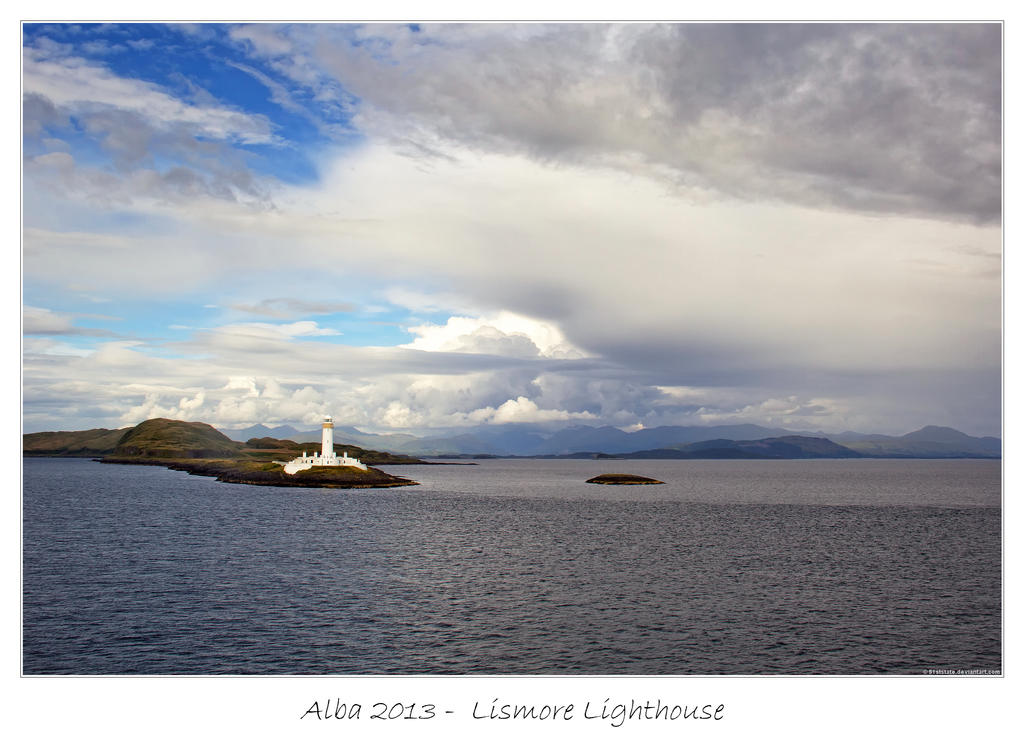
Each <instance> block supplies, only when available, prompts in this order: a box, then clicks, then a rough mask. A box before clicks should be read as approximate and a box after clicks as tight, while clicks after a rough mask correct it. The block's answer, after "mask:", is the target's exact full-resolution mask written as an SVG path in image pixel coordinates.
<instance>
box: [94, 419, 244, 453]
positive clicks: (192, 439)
mask: <svg viewBox="0 0 1024 739" xmlns="http://www.w3.org/2000/svg"><path fill="white" fill-rule="evenodd" d="M241 448H242V445H241V444H239V443H238V442H237V441H232V440H231V439H229V438H228V437H226V436H225V435H224V434H222V433H221V432H220V431H218V430H217V429H215V428H214V427H213V426H211V425H209V424H208V423H197V422H189V421H172V420H170V419H167V418H151V419H150V420H148V421H143V422H142V423H140V424H139V425H138V426H136V427H135V428H132V429H128V430H127V431H125V432H124V435H123V436H122V437H121V439H120V440H119V441H118V443H117V446H116V447H115V448H114V450H113V452H112V454H113V456H115V457H155V458H162V459H218V458H219V459H230V458H232V457H237V456H238V454H239V452H240V451H241Z"/></svg>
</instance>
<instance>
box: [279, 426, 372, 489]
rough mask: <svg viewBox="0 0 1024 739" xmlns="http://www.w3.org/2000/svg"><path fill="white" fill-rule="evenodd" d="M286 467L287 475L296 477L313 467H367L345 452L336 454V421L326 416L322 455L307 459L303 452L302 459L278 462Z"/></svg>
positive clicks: (321, 447) (321, 445)
mask: <svg viewBox="0 0 1024 739" xmlns="http://www.w3.org/2000/svg"><path fill="white" fill-rule="evenodd" d="M277 464H280V465H282V466H283V467H284V471H285V473H287V474H289V475H294V474H295V473H296V472H302V471H303V470H308V469H312V468H313V467H356V468H358V469H361V470H365V469H366V465H365V464H363V463H362V462H360V461H359V460H358V459H356V458H355V457H350V456H348V452H344V453H343V454H342V455H341V456H340V457H339V456H337V455H336V454H335V453H334V419H333V418H331V417H330V416H324V423H323V430H322V432H321V436H320V454H319V455H317V454H316V453H314V454H313V456H312V457H307V456H306V453H305V452H303V453H302V456H301V457H296V458H295V459H293V460H292V461H290V462H277Z"/></svg>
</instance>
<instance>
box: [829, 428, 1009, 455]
mask: <svg viewBox="0 0 1024 739" xmlns="http://www.w3.org/2000/svg"><path fill="white" fill-rule="evenodd" d="M832 438H833V439H836V440H837V441H840V442H842V443H843V445H844V446H847V447H849V448H850V449H854V450H856V451H858V452H861V453H862V454H866V455H870V456H873V457H915V458H957V457H983V458H993V459H996V458H999V457H1001V456H1002V453H1003V443H1002V441H1001V440H1000V439H997V438H995V437H994V436H981V437H978V436H968V435H967V434H965V433H963V432H961V431H957V430H956V429H952V428H949V427H948V426H925V427H924V428H922V429H918V430H917V431H911V432H910V433H909V434H904V435H903V436H886V435H884V434H854V433H849V432H847V433H842V434H835V435H834V436H833V437H832Z"/></svg>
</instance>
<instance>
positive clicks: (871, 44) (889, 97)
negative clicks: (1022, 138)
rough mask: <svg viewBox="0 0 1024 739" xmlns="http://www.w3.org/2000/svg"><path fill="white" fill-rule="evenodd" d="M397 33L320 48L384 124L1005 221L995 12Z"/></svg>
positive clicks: (851, 202) (748, 189)
mask: <svg viewBox="0 0 1024 739" xmlns="http://www.w3.org/2000/svg"><path fill="white" fill-rule="evenodd" d="M392 30H393V29H389V33H390V34H391V35H390V36H389V38H388V43H382V44H378V45H376V46H374V47H373V51H371V50H369V49H368V48H366V47H351V46H348V45H340V44H335V45H327V44H320V45H319V46H317V47H316V53H317V54H318V55H319V58H320V60H321V61H322V63H323V64H324V66H325V68H326V69H327V70H329V71H330V72H331V73H332V74H335V75H337V76H338V78H339V79H340V80H341V82H342V83H343V84H344V85H345V86H346V87H347V88H349V89H352V90H354V91H355V92H356V93H357V94H358V95H359V96H360V97H361V98H362V100H363V106H362V110H361V113H360V116H361V118H357V120H362V122H363V124H364V125H365V126H367V127H376V130H377V131H378V132H380V131H382V130H386V125H392V126H394V128H395V132H394V133H395V135H396V136H406V135H408V134H409V130H411V129H415V130H416V131H417V132H418V135H419V136H420V137H423V136H424V132H428V133H429V135H430V136H436V137H440V138H448V139H456V140H458V141H460V142H462V143H467V144H470V145H473V146H477V147H484V148H501V149H506V150H508V149H511V150H515V151H519V152H526V153H530V154H532V155H534V156H537V157H540V158H542V159H546V160H565V161H573V162H579V161H587V160H588V159H592V158H593V157H598V158H599V159H600V158H601V157H607V156H612V157H616V156H630V157H640V158H641V159H643V160H644V161H645V162H646V163H647V164H648V165H650V166H654V167H658V168H661V169H662V170H663V174H667V175H668V176H669V177H670V178H671V179H673V180H675V181H676V182H677V183H679V184H682V185H686V186H696V187H700V188H706V189H710V190H712V191H716V192H719V193H723V194H725V195H727V196H731V197H737V198H741V199H755V200H756V199H783V200H786V201H790V202H796V203H801V204H807V205H814V206H826V207H838V208H843V209H851V210H857V211H868V212H883V213H885V212H892V213H903V214H916V215H926V216H932V217H939V218H952V219H968V220H972V221H976V222H993V221H996V220H998V219H999V215H1000V212H1001V199H1000V178H1001V165H1000V158H1001V154H1000V129H1001V27H1000V26H999V25H998V24H878V25H832V24H770V25H760V24H746V25H744V24H680V25H660V26H644V25H640V26H603V25H582V26H581V25H565V26H547V27H531V28H528V29H526V30H523V29H522V28H509V27H505V26H498V27H490V28H489V29H488V28H484V29H479V28H478V29H472V30H470V29H466V28H463V27H455V28H453V27H439V28H432V29H429V28H428V29H426V30H425V31H424V32H423V33H420V34H413V35H411V36H410V37H409V38H403V37H401V36H400V35H399V36H395V35H394V34H393V33H391V31H392ZM375 33H379V34H383V29H380V30H377V29H375V28H374V27H369V28H367V29H364V30H363V34H364V36H373V35H374V34H375ZM296 43H297V44H301V40H296ZM391 117H394V118H391ZM385 119H390V120H385Z"/></svg>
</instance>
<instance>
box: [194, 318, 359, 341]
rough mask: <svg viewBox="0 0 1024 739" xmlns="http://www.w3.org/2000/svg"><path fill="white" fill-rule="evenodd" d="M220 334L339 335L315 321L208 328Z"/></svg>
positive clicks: (273, 336) (263, 336)
mask: <svg viewBox="0 0 1024 739" xmlns="http://www.w3.org/2000/svg"><path fill="white" fill-rule="evenodd" d="M209 330H210V331H214V332H216V333H220V334H227V335H230V336H238V337H246V338H251V339H271V340H274V339H281V338H284V339H296V338H301V337H308V336H339V335H340V333H339V332H338V331H336V330H334V329H333V328H321V327H320V326H319V325H317V322H316V321H295V322H294V323H258V322H253V323H232V324H228V325H226V326H219V327H217V328H215V329H209Z"/></svg>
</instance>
